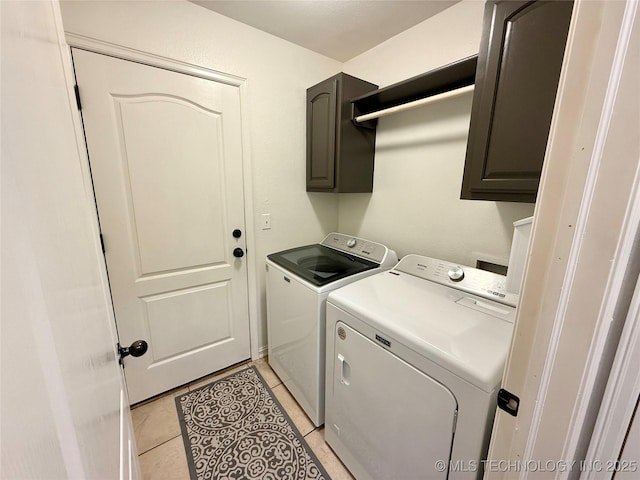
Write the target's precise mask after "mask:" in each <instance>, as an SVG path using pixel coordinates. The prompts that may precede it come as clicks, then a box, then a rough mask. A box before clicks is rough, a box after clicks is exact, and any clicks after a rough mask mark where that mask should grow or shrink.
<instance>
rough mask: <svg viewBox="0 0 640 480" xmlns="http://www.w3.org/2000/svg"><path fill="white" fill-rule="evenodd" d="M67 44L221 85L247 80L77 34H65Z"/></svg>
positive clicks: (237, 83) (240, 82)
mask: <svg viewBox="0 0 640 480" xmlns="http://www.w3.org/2000/svg"><path fill="white" fill-rule="evenodd" d="M65 33H66V35H65V36H66V39H67V43H68V44H69V46H70V47H74V48H79V49H81V50H88V51H90V52H94V53H102V54H103V55H109V56H111V57H117V58H121V59H123V60H131V61H133V62H137V63H142V64H145V65H150V66H152V67H160V68H164V69H165V70H172V71H174V72H178V73H186V74H187V75H193V76H194V77H200V78H206V79H208V80H213V81H215V82H219V83H225V84H227V85H233V86H236V87H239V86H241V85H242V84H243V83H244V82H245V81H246V78H243V77H239V76H237V75H230V74H228V73H223V72H220V71H217V70H212V69H210V68H206V67H201V66H199V65H193V64H191V63H187V62H182V61H180V60H175V59H173V58H169V57H163V56H161V55H156V54H154V53H147V52H143V51H142V50H136V49H135V48H129V47H124V46H122V45H117V44H115V43H111V42H105V41H103V40H98V39H95V38H91V37H87V36H85V35H79V34H77V33H71V32H65Z"/></svg>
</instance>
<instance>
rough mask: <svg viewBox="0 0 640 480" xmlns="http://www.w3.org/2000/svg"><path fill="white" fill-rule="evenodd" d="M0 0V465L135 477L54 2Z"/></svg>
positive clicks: (43, 474) (23, 471)
mask: <svg viewBox="0 0 640 480" xmlns="http://www.w3.org/2000/svg"><path fill="white" fill-rule="evenodd" d="M0 3H1V5H0V9H1V15H0V17H1V19H2V25H1V28H0V32H1V33H2V61H1V63H2V92H1V94H2V100H1V103H2V155H1V158H2V176H1V181H2V186H1V191H2V242H1V243H2V282H1V285H2V294H1V296H2V334H1V335H0V340H1V347H0V352H1V354H2V358H1V361H0V365H1V367H2V374H1V375H0V379H1V381H2V384H1V387H0V395H1V400H0V404H1V406H2V427H1V428H0V434H1V437H2V438H1V442H2V462H1V465H0V472H1V473H0V477H2V478H3V479H4V478H6V479H23V480H27V479H43V478H49V479H54V478H55V479H66V478H69V479H71V478H73V479H96V480H102V479H105V480H106V479H121V480H124V479H129V480H132V479H137V478H139V475H138V467H137V465H138V463H137V455H136V450H135V445H134V442H133V438H132V436H131V417H130V413H129V404H128V400H127V396H126V391H125V390H124V379H123V376H122V369H121V367H120V365H119V364H118V360H117V358H116V355H115V344H116V332H115V325H114V323H113V314H112V311H111V302H110V300H109V291H108V285H107V278H106V272H105V269H104V261H103V260H102V255H101V252H100V247H99V240H98V226H97V219H96V216H95V208H94V206H93V201H92V195H91V186H90V183H89V182H88V178H89V174H88V165H87V163H86V158H84V155H83V154H81V153H80V152H84V145H81V144H79V142H78V138H81V135H79V133H80V132H81V126H80V119H79V117H76V116H75V115H76V113H75V99H73V90H72V85H73V70H72V66H71V61H70V58H69V52H68V47H67V46H66V45H65V44H64V32H63V28H62V23H61V21H60V11H59V5H58V3H57V2H56V1H48V2H47V1H39V2H0ZM72 99H73V100H72Z"/></svg>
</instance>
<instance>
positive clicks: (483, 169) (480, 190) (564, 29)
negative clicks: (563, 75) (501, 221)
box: [461, 1, 573, 202]
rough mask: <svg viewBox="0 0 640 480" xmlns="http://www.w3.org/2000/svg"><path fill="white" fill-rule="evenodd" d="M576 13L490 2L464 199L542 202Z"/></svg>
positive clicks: (549, 4) (564, 4)
mask: <svg viewBox="0 0 640 480" xmlns="http://www.w3.org/2000/svg"><path fill="white" fill-rule="evenodd" d="M572 9H573V2H571V1H534V2H531V1H529V2H523V1H498V2H496V1H489V2H487V5H486V6H485V14H484V33H483V38H482V41H481V45H480V53H479V56H478V69H477V72H476V90H475V93H474V99H473V107H472V111H471V125H470V128H469V142H468V145H467V157H466V164H465V171H464V178H463V184H462V195H461V197H462V198H465V199H476V200H504V201H522V202H535V199H536V195H537V191H538V184H539V182H540V172H541V170H542V162H543V160H544V154H545V149H546V146H547V138H548V135H549V127H550V125H551V116H552V114H553V106H554V104H555V97H556V91H557V87H558V80H559V78H560V69H561V66H562V59H563V56H564V49H565V43H566V39H567V34H568V31H569V22H570V20H571V12H572Z"/></svg>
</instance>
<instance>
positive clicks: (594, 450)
mask: <svg viewBox="0 0 640 480" xmlns="http://www.w3.org/2000/svg"><path fill="white" fill-rule="evenodd" d="M638 365H640V282H638V283H636V289H635V292H634V294H633V300H632V301H631V305H630V307H629V313H628V314H627V318H626V321H625V325H624V328H623V331H622V336H621V338H620V343H619V345H618V351H617V353H616V358H615V360H614V362H613V366H612V368H611V375H610V376H609V382H608V383H607V389H606V390H605V394H604V398H603V400H602V404H601V406H600V412H599V413H598V420H597V421H596V425H595V428H594V431H593V435H592V437H591V443H590V445H589V450H588V451H587V455H586V458H585V464H586V465H593V464H595V461H596V460H598V461H601V462H606V461H608V460H613V461H615V460H617V459H618V458H619V455H620V451H621V449H622V444H623V442H624V439H625V437H626V434H627V429H628V427H629V423H630V422H631V417H632V416H633V411H634V409H635V405H636V402H635V399H637V398H638V395H640V370H639V369H638ZM606 473H607V475H610V473H611V472H606ZM601 475H602V472H600V473H599V472H594V471H591V472H587V473H585V474H583V475H582V477H581V479H585V480H587V479H588V480H590V479H595V478H600V476H601ZM606 478H610V476H607V477H606Z"/></svg>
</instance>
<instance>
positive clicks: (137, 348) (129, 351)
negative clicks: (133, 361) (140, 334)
mask: <svg viewBox="0 0 640 480" xmlns="http://www.w3.org/2000/svg"><path fill="white" fill-rule="evenodd" d="M148 349H149V344H147V342H145V341H144V340H136V341H135V342H133V343H132V344H131V345H129V346H128V347H121V346H120V344H118V353H119V354H120V363H122V359H123V358H124V357H126V356H128V355H131V356H132V357H141V356H142V355H144V354H145V353H147V350H148Z"/></svg>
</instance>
